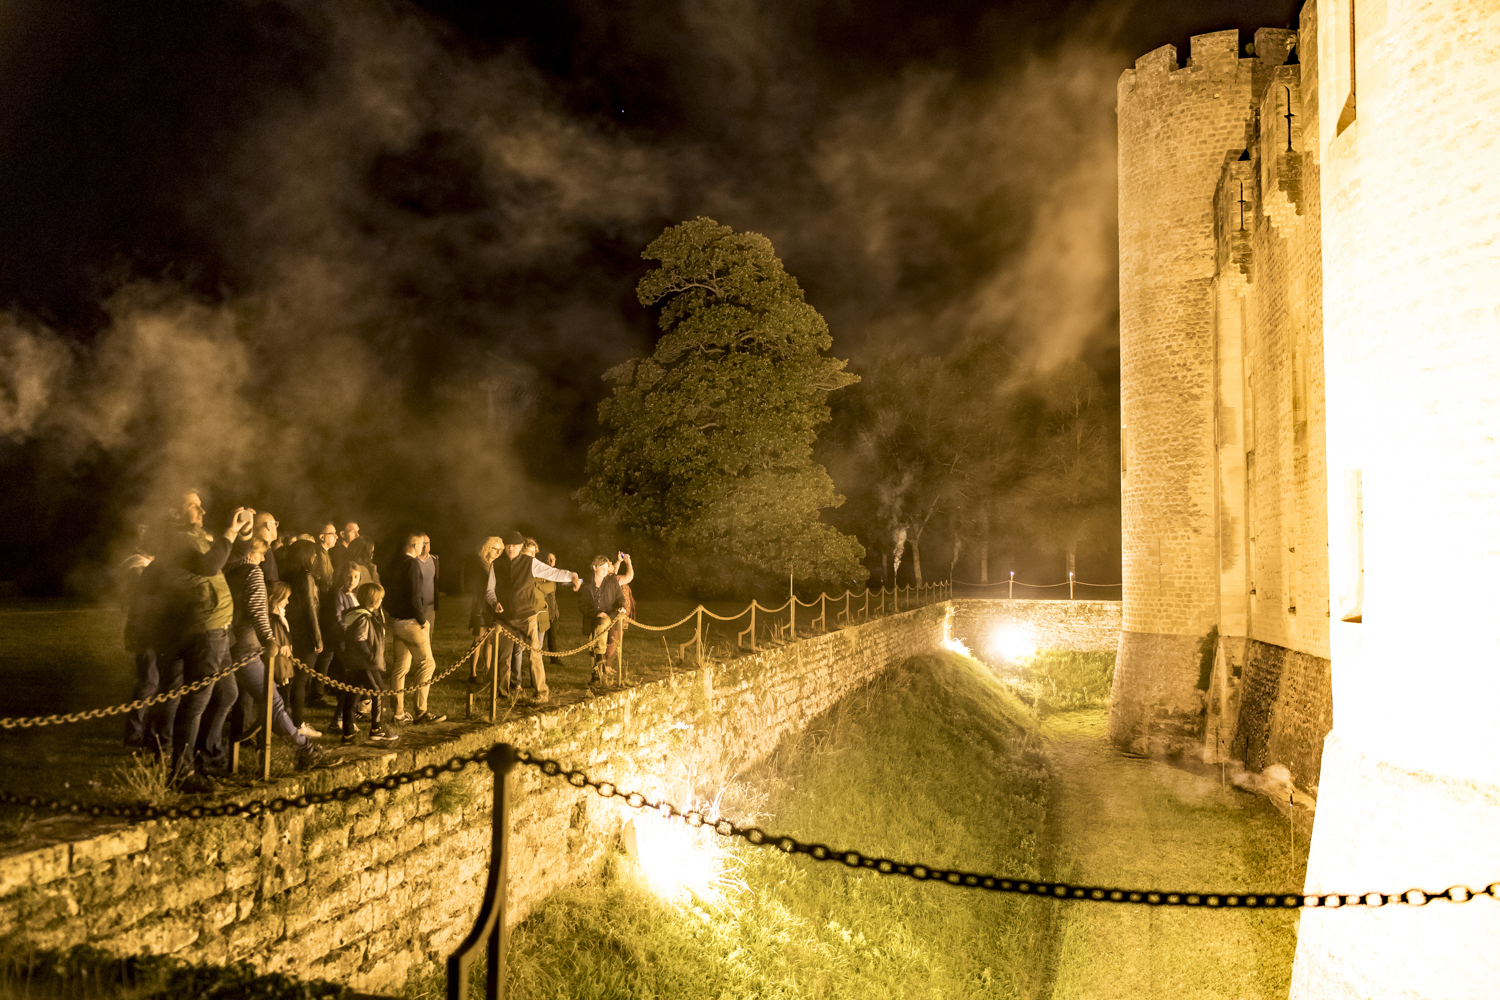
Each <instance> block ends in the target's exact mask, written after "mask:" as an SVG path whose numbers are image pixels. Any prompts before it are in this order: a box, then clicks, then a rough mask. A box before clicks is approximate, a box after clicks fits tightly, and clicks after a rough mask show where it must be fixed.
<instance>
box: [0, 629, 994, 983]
mask: <svg viewBox="0 0 1500 1000" xmlns="http://www.w3.org/2000/svg"><path fill="white" fill-rule="evenodd" d="M964 603H967V604H972V603H978V602H964ZM951 614H952V611H951V609H950V608H949V606H948V605H943V604H939V605H932V606H928V607H925V608H920V609H918V610H915V611H910V612H905V613H903V614H899V615H894V616H891V617H889V618H883V619H878V620H876V621H873V622H869V623H866V624H861V625H855V626H852V627H848V628H844V629H840V630H838V631H835V632H831V633H828V634H826V635H822V636H816V637H812V638H808V639H804V640H802V641H799V642H795V643H792V644H790V645H787V646H782V647H779V648H776V649H773V650H768V651H764V652H761V653H758V654H754V655H750V656H745V657H742V658H739V659H736V660H732V661H730V662H727V663H713V664H709V665H707V666H704V667H702V668H700V669H696V670H688V671H684V672H682V673H679V674H677V675H676V676H673V677H670V678H668V679H666V680H661V681H656V682H653V683H649V684H644V685H641V686H639V687H635V688H630V689H628V690H625V691H621V692H618V693H615V694H612V695H608V696H605V697H601V698H596V699H593V700H591V701H587V702H582V703H579V704H576V705H571V706H567V707H565V708H559V709H556V710H553V711H548V712H542V713H540V714H537V715H533V716H528V717H525V718H520V719H516V720H513V721H509V722H505V723H503V724H500V725H496V726H487V727H483V728H480V729H477V730H475V731H473V732H470V733H468V734H466V735H464V736H462V737H460V738H458V739H456V740H453V741H452V742H449V743H445V744H442V745H440V746H435V747H431V748H428V749H424V750H419V751H402V750H399V749H398V750H397V751H396V752H393V753H391V754H389V755H387V756H385V757H384V758H380V759H378V760H374V761H368V760H367V761H364V762H360V763H350V764H345V765H340V766H336V767H332V768H328V769H318V770H315V771H312V772H308V773H306V774H302V775H298V776H297V777H296V778H295V779H287V780H283V781H281V782H280V783H279V785H278V786H277V787H273V788H270V789H267V790H265V791H264V792H262V793H261V794H263V795H265V796H266V797H274V796H276V795H297V794H300V793H302V792H303V791H317V790H325V789H331V788H337V787H342V786H349V785H355V784H358V783H359V782H360V781H363V780H365V779H367V778H375V777H380V776H382V775H384V774H389V773H394V772H398V771H407V770H412V769H414V768H418V767H422V766H425V765H427V764H430V763H441V762H442V761H445V760H447V759H448V758H449V757H452V756H455V755H458V754H464V753H470V752H473V751H475V750H477V749H480V748H483V747H485V746H488V745H491V744H493V743H496V742H506V741H508V742H511V743H514V744H516V745H518V746H520V747H522V748H524V749H528V750H530V751H532V752H533V753H536V754H537V755H538V756H546V757H552V758H555V759H557V760H559V761H561V762H562V763H563V764H564V765H565V766H568V767H577V768H581V769H584V770H586V771H588V772H589V774H590V775H592V776H594V777H596V778H600V779H606V780H610V781H614V782H616V783H618V784H619V786H620V787H622V788H625V789H628V790H633V791H640V792H643V793H645V794H647V795H648V796H652V797H656V796H658V795H660V796H663V797H666V798H669V799H672V800H674V801H681V800H683V799H685V798H686V797H687V796H689V795H690V794H691V793H693V792H695V791H696V792H702V791H705V790H707V791H708V792H709V793H712V791H714V790H716V789H717V788H719V787H720V786H721V785H722V784H723V783H725V782H726V781H727V780H728V778H729V776H730V775H732V774H734V773H736V772H738V771H741V770H743V769H744V768H745V767H747V766H748V765H751V764H753V763H755V762H756V761H758V760H760V759H761V758H763V757H764V756H765V755H767V754H768V753H769V752H770V751H771V750H772V749H774V748H775V746H776V744H777V742H778V741H779V740H781V739H782V738H783V737H784V736H786V735H788V734H791V733H795V732H798V731H800V730H801V729H802V728H803V727H805V726H806V725H807V724H808V723H809V722H810V721H811V720H812V719H814V718H815V717H816V716H818V715H819V714H820V713H822V712H824V711H825V710H827V709H828V708H829V707H831V706H832V705H833V704H834V703H835V702H836V701H838V700H839V699H840V698H842V697H844V696H845V695H847V694H849V693H850V692H852V691H854V690H855V689H857V688H858V687H860V686H862V685H863V684H865V683H867V682H868V681H869V680H871V679H872V678H873V677H875V676H876V675H877V674H879V673H880V672H882V671H884V670H885V669H886V668H887V667H889V666H892V665H894V664H896V663H899V662H901V661H903V660H905V659H907V658H909V657H911V656H914V655H917V654H920V653H924V652H930V651H932V650H935V649H937V648H939V646H940V644H941V642H942V640H943V639H944V638H945V636H946V635H947V634H948V629H949V627H950V616H951ZM492 787H493V786H492V783H491V781H490V778H489V772H488V769H487V768H486V767H485V766H484V765H482V764H481V765H477V766H471V767H470V768H469V769H467V770H465V771H463V772H461V773H459V774H457V775H453V776H450V777H448V778H444V779H440V780H438V781H436V782H423V783H419V784H416V785H412V786H408V787H406V788H403V789H401V790H398V791H395V792H385V791H380V792H377V793H376V794H375V795H373V796H372V797H370V798H357V799H352V800H350V801H349V802H347V803H342V804H336V805H332V806H320V807H312V808H308V809H301V810H296V809H293V810H288V811H286V812H284V813H281V814H279V815H270V816H266V817H264V818H262V819H257V820H247V819H239V818H231V819H204V820H196V821H195V820H181V821H176V822H171V821H153V822H146V823H140V824H137V825H130V826H126V825H112V826H111V825H106V824H101V823H82V824H78V826H79V827H81V828H79V829H76V832H75V833H73V834H71V835H70V836H69V839H68V840H66V841H62V842H57V843H53V844H50V845H49V846H44V847H40V848H33V849H30V850H26V851H24V852H21V853H12V854H11V855H10V856H8V857H3V858H0V947H5V948H7V949H15V948H24V947H27V946H33V947H43V948H65V947H68V946H71V945H74V944H78V943H82V942H87V943H90V944H93V945H97V946H99V947H101V948H104V949H107V950H109V951H113V952H116V953H120V954H138V953H158V954H173V955H177V956H179V957H181V958H184V959H187V960H190V961H194V962H206V963H225V962H229V961H246V962H250V963H251V964H253V965H255V966H256V967H258V968H260V969H262V970H264V971H283V972H287V973H289V974H293V975H298V976H303V977H309V978H314V977H316V978H324V979H331V980H335V981H338V982H343V983H346V984H348V985H349V986H351V987H354V988H356V989H363V990H372V991H394V990H396V989H398V988H400V987H401V986H402V984H403V983H405V982H406V981H407V980H408V979H409V978H410V977H411V976H412V975H414V974H418V973H425V972H429V971H432V970H433V969H434V967H435V966H434V963H437V962H440V961H442V960H443V959H444V958H445V957H446V956H447V955H448V954H449V953H450V952H451V951H452V950H453V948H455V947H456V946H457V944H458V942H459V941H460V940H461V939H462V937H463V936H464V934H465V933H467V931H468V929H469V928H470V926H471V925H472V922H473V919H474V914H475V913H476V912H477V908H478V904H479V900H480V897H481V894H482V892H483V887H484V881H485V877H486V871H487V865H488V857H489V843H490V827H491V824H490V812H491V809H490V804H491V795H492ZM514 787H515V800H514V801H515V805H514V807H513V809H512V813H511V822H512V828H511V838H510V845H511V850H512V857H511V861H510V893H509V911H508V912H509V916H510V919H511V920H512V921H518V920H520V919H522V918H523V917H524V916H525V915H526V914H527V913H528V912H530V911H531V910H532V909H533V908H535V907H536V906H537V905H538V904H539V903H541V901H542V900H544V899H545V898H546V897H547V896H548V895H549V894H551V893H552V892H554V891H556V890H557V889H560V888H562V887H564V886H566V885H569V884H571V883H573V882H576V881H578V880H580V879H582V878H585V877H588V876H590V875H593V874H595V873H597V872H598V871H599V870H600V868H601V867H602V864H603V862H604V859H605V857H606V855H607V854H608V853H609V852H610V851H612V850H614V849H615V846H616V844H617V842H618V837H619V833H620V829H621V826H622V823H623V820H624V818H625V817H626V816H627V815H629V814H630V810H628V809H627V808H626V807H624V806H623V805H621V804H618V803H617V802H613V801H605V800H603V799H601V798H599V797H598V796H597V795H595V794H594V793H593V792H592V791H581V790H579V789H576V788H573V787H571V786H569V785H568V784H567V783H565V782H564V781H562V780H560V779H555V778H546V777H544V776H543V775H541V774H540V773H539V772H537V771H536V770H535V769H532V768H525V767H523V768H519V769H518V770H517V772H516V778H515V785H514ZM59 828H63V825H62V824H60V825H58V826H56V827H54V829H59Z"/></svg>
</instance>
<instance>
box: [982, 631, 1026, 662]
mask: <svg viewBox="0 0 1500 1000" xmlns="http://www.w3.org/2000/svg"><path fill="white" fill-rule="evenodd" d="M989 649H990V652H991V653H992V654H994V655H996V656H998V657H999V658H1000V659H1002V660H1009V661H1012V662H1015V661H1017V660H1026V659H1030V658H1031V657H1033V656H1035V655H1036V642H1035V640H1033V639H1032V638H1031V636H1030V634H1028V633H1027V632H1025V631H1024V630H1022V629H1018V628H1014V627H1006V628H999V629H996V630H995V631H994V632H992V633H991V634H990V643H989Z"/></svg>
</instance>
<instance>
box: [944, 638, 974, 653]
mask: <svg viewBox="0 0 1500 1000" xmlns="http://www.w3.org/2000/svg"><path fill="white" fill-rule="evenodd" d="M943 648H944V649H947V650H951V651H952V652H955V653H958V654H959V655H961V656H973V655H974V654H973V653H972V652H970V651H969V647H968V646H965V645H964V644H963V643H962V642H960V641H959V640H957V639H944V640H943Z"/></svg>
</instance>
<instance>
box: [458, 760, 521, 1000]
mask: <svg viewBox="0 0 1500 1000" xmlns="http://www.w3.org/2000/svg"><path fill="white" fill-rule="evenodd" d="M484 760H485V763H487V764H489V766H490V770H491V771H493V772H494V773H495V806H494V812H493V813H492V814H491V816H490V876H489V879H488V880H487V881H486V882H485V884H484V900H483V902H481V903H480V904H479V917H478V918H477V919H476V920H475V921H474V929H473V930H471V931H469V935H468V937H466V938H464V940H463V943H462V944H460V945H459V946H458V950H457V951H455V952H454V953H453V954H451V955H449V956H448V1000H469V973H470V972H471V971H472V969H473V967H474V963H475V962H477V961H478V960H479V949H480V947H481V946H483V947H484V949H485V957H486V964H485V977H484V995H485V1000H500V998H501V997H503V996H504V995H505V943H506V938H507V937H508V935H507V933H506V928H505V893H506V861H507V860H508V859H507V855H508V854H509V851H508V847H509V843H510V817H509V815H508V810H509V801H508V799H509V796H508V795H507V792H508V790H509V788H508V786H509V784H510V772H511V771H513V770H514V769H515V766H516V764H517V763H519V761H518V760H517V758H516V748H515V747H513V746H511V745H510V744H509V743H496V744H495V745H494V746H492V747H490V752H489V753H488V754H486V755H485V758H484Z"/></svg>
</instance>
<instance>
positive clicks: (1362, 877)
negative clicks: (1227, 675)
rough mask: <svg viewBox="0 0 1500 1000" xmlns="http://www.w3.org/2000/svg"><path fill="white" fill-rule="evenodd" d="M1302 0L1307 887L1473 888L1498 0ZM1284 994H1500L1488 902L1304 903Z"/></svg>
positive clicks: (1492, 520)
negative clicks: (1329, 707) (1323, 680)
mask: <svg viewBox="0 0 1500 1000" xmlns="http://www.w3.org/2000/svg"><path fill="white" fill-rule="evenodd" d="M1304 17H1305V14H1304ZM1318 21H1319V27H1318V51H1317V72H1318V98H1317V99H1318V103H1319V105H1320V107H1321V114H1320V117H1319V128H1318V132H1319V134H1318V136H1317V141H1318V144H1319V152H1320V160H1321V181H1320V188H1321V202H1322V213H1323V216H1322V218H1323V222H1322V225H1323V289H1324V313H1323V317H1324V319H1323V323H1324V361H1325V376H1326V401H1327V455H1328V520H1329V534H1328V539H1329V577H1330V585H1331V619H1330V637H1329V638H1330V645H1331V654H1332V655H1331V661H1332V671H1333V729H1332V732H1330V734H1329V735H1328V737H1327V739H1326V740H1325V742H1324V749H1323V756H1322V774H1321V783H1320V789H1319V796H1318V809H1317V818H1316V821H1315V824H1314V828H1313V838H1312V853H1311V856H1310V859H1309V865H1308V875H1307V891H1308V892H1333V891H1336V892H1355V893H1357V892H1365V891H1380V892H1389V893H1399V892H1402V891H1404V890H1406V889H1409V888H1413V887H1417V888H1423V889H1429V890H1437V891H1442V890H1444V889H1447V888H1448V887H1449V886H1453V885H1463V886H1469V887H1472V888H1476V889H1482V888H1483V887H1484V886H1486V885H1488V884H1490V883H1496V882H1500V727H1497V726H1496V724H1495V721H1494V716H1495V711H1496V708H1497V706H1500V443H1497V442H1500V245H1497V240H1500V175H1497V172H1496V167H1495V163H1496V159H1497V156H1500V60H1497V49H1496V37H1497V33H1500V2H1497V0H1427V2H1420V3H1418V2H1411V3H1387V2H1386V0H1352V2H1351V0H1327V2H1325V3H1323V4H1321V5H1320V6H1319V10H1318ZM1310 60H1311V53H1308V54H1307V55H1305V56H1304V59H1303V61H1304V62H1308V61H1310ZM1496 891H1497V892H1500V887H1497V890H1496ZM1291 995H1292V997H1294V998H1307V1000H1312V998H1317V1000H1337V998H1354V997H1359V998H1384V997H1392V998H1394V997H1433V998H1449V997H1452V998H1458V997H1475V998H1477V997H1488V996H1496V995H1500V900H1497V899H1491V898H1488V897H1481V898H1479V899H1478V900H1476V901H1474V902H1468V903H1462V904H1457V903H1452V902H1448V901H1446V900H1439V901H1437V902H1433V903H1430V904H1428V905H1426V906H1424V907H1421V908H1416V907H1406V906H1391V907H1384V908H1379V909H1372V910H1364V909H1356V910H1348V909H1345V910H1341V911H1338V912H1331V913H1330V912H1321V911H1318V910H1304V911H1303V913H1302V917H1301V930H1300V934H1299V937H1298V945H1297V962H1296V967H1295V970H1294V973H1293V983H1292V991H1291Z"/></svg>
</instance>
